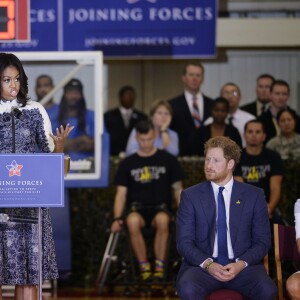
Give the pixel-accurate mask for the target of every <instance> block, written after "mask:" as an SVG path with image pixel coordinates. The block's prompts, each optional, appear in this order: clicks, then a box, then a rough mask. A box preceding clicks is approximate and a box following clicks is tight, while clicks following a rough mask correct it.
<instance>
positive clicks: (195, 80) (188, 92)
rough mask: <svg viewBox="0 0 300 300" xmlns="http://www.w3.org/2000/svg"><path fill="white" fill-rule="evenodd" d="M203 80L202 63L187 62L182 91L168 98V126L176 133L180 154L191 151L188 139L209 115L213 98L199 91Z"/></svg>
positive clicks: (188, 153) (187, 153)
mask: <svg viewBox="0 0 300 300" xmlns="http://www.w3.org/2000/svg"><path fill="white" fill-rule="evenodd" d="M203 80H204V67H203V65H202V64H201V63H187V64H186V65H185V67H184V70H183V74H182V82H183V85H184V93H183V94H181V95H179V96H177V97H175V98H174V99H171V100H170V104H171V106H172V110H173V116H172V121H171V125H170V128H171V129H173V130H175V131H176V132H177V133H178V137H179V155H181V156H184V155H191V154H192V153H193V152H191V150H192V149H191V147H190V145H189V143H188V141H189V140H190V137H191V136H192V135H194V133H195V130H196V129H197V128H199V127H200V126H202V124H203V122H204V121H205V120H206V119H207V118H208V117H209V116H210V115H211V108H212V103H213V100H212V99H210V98H208V97H206V96H204V95H203V94H202V93H201V85H202V83H203Z"/></svg>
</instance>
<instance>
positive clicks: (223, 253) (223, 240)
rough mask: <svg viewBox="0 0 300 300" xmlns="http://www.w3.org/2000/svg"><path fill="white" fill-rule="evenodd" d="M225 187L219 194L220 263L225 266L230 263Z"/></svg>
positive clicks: (220, 188)
mask: <svg viewBox="0 0 300 300" xmlns="http://www.w3.org/2000/svg"><path fill="white" fill-rule="evenodd" d="M223 190H224V187H223V186H221V187H219V193H218V222H217V226H218V263H219V264H221V265H223V266H225V265H227V264H228V263H229V259H228V249H227V224H226V209H225V202H224V197H223Z"/></svg>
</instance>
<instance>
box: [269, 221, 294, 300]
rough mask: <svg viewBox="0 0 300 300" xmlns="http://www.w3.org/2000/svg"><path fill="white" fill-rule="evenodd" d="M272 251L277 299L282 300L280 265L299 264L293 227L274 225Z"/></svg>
mask: <svg viewBox="0 0 300 300" xmlns="http://www.w3.org/2000/svg"><path fill="white" fill-rule="evenodd" d="M274 249H275V265H276V281H277V288H278V299H279V300H283V299H284V297H283V281H282V269H281V263H282V261H283V260H285V261H293V262H296V261H298V262H300V254H299V252H298V249H297V243H296V232H295V227H293V226H285V225H279V224H274Z"/></svg>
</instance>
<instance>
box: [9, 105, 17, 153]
mask: <svg viewBox="0 0 300 300" xmlns="http://www.w3.org/2000/svg"><path fill="white" fill-rule="evenodd" d="M10 114H11V130H12V153H16V125H15V112H14V110H13V109H12V110H11V112H10Z"/></svg>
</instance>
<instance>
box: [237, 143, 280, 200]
mask: <svg viewBox="0 0 300 300" xmlns="http://www.w3.org/2000/svg"><path fill="white" fill-rule="evenodd" d="M283 172H284V171H283V162H282V159H281V158H280V155H279V154H278V153H277V152H275V151H272V150H269V149H266V148H263V150H262V152H261V153H260V154H259V155H250V154H248V153H247V152H246V149H243V151H242V154H241V159H240V162H239V163H238V164H237V166H236V168H235V172H234V175H235V176H241V177H243V179H244V182H246V183H249V184H252V185H255V186H257V187H260V188H262V189H263V190H264V191H265V195H266V200H267V202H269V197H270V178H271V176H276V175H282V176H283Z"/></svg>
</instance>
